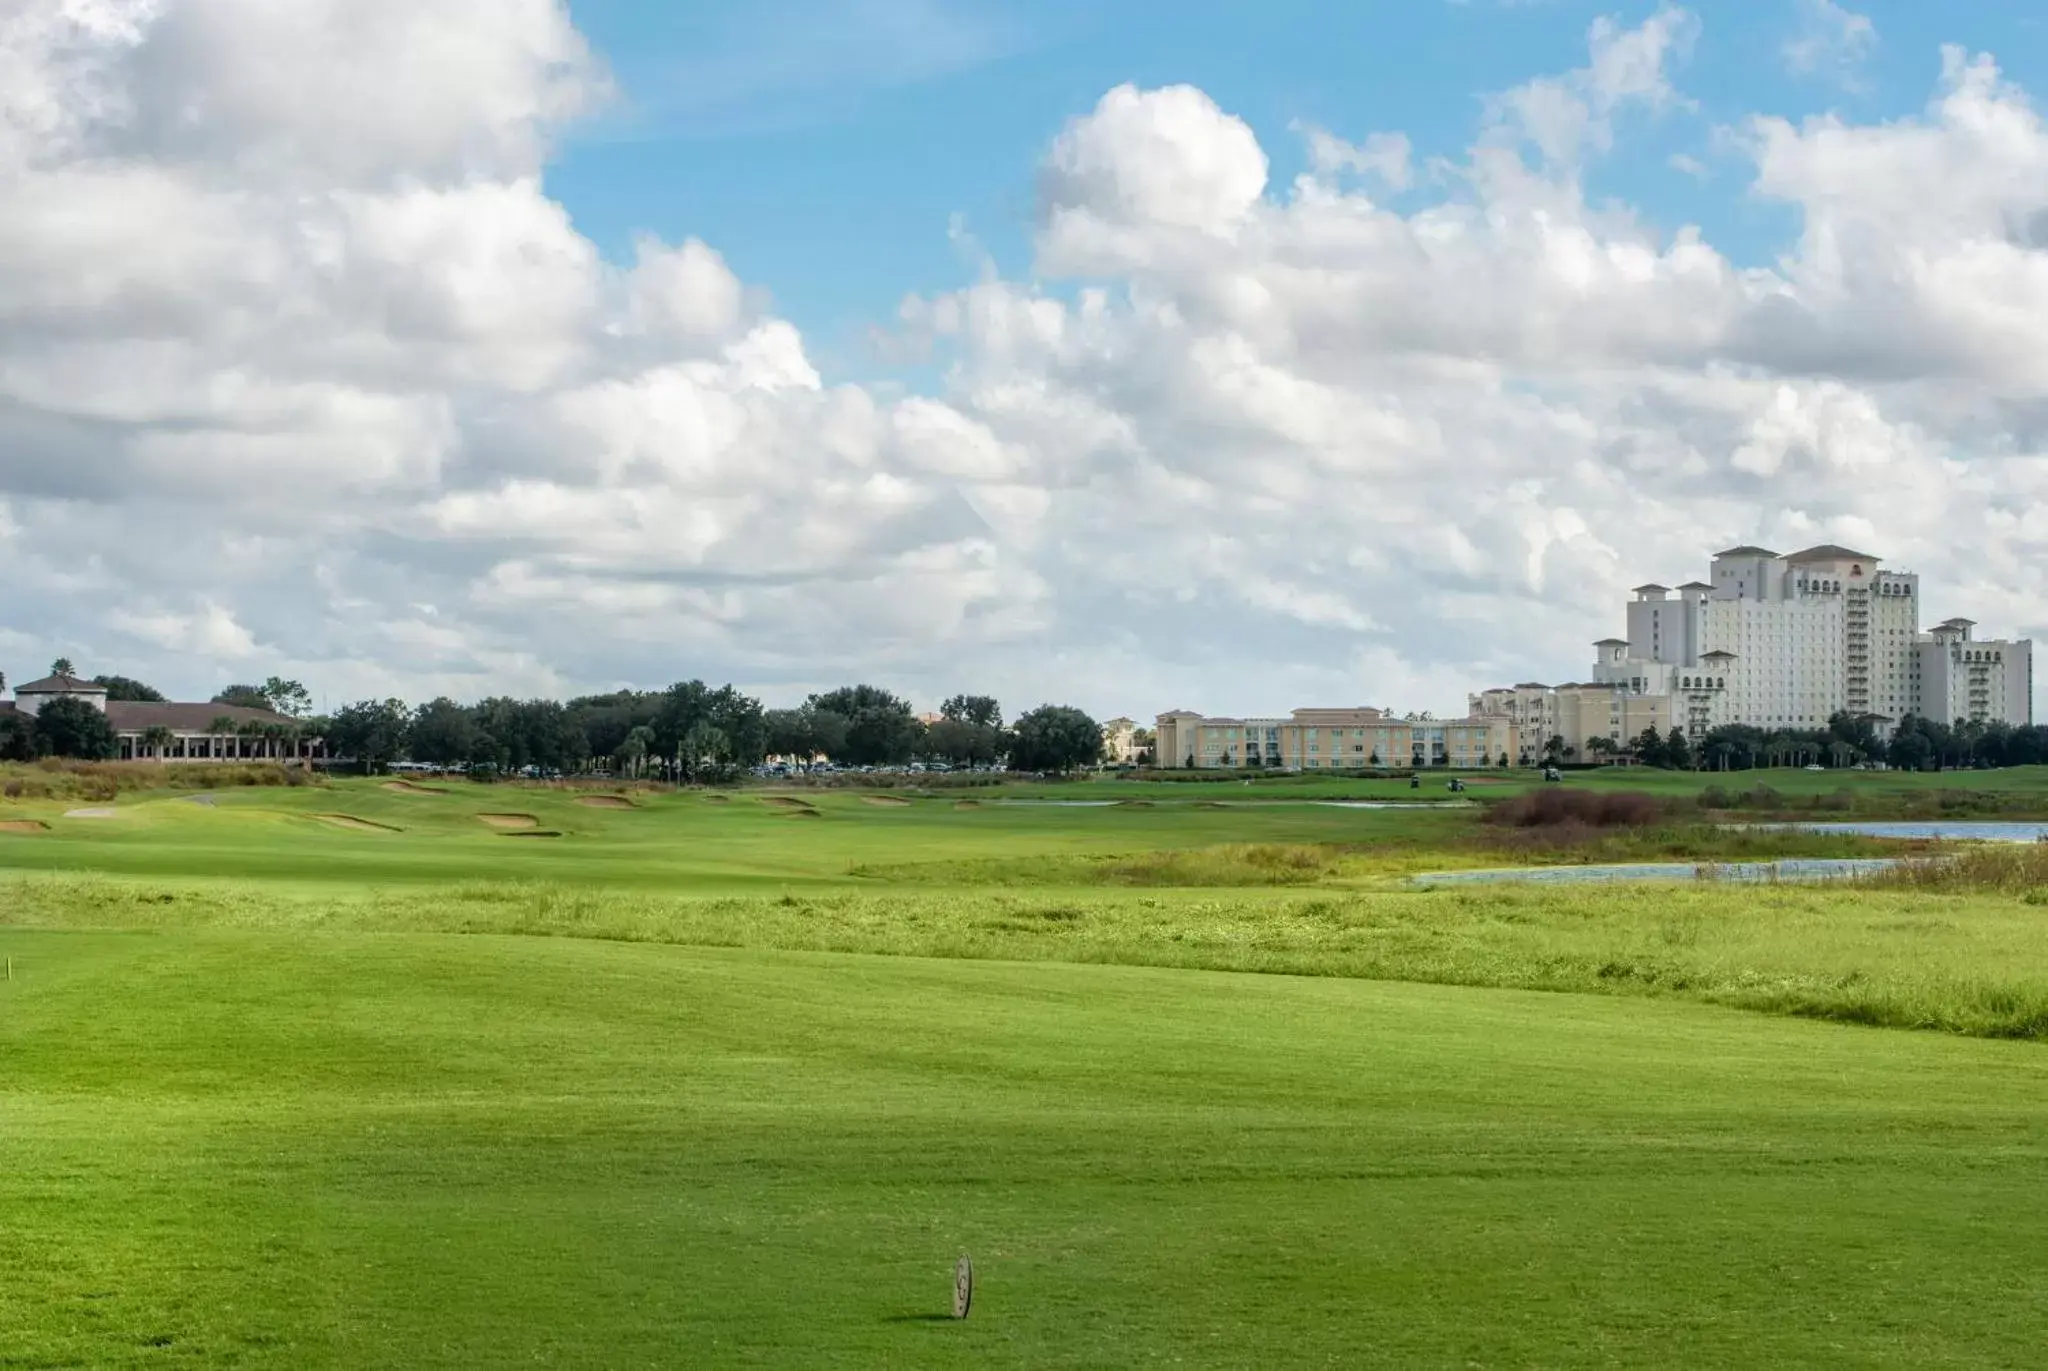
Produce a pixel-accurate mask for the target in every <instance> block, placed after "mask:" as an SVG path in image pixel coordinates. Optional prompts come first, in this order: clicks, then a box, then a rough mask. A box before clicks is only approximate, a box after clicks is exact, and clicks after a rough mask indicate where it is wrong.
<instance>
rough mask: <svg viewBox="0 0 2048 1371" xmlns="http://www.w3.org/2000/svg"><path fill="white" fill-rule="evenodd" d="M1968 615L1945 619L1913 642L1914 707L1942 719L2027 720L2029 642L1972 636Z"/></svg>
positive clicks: (2031, 667) (1924, 714) (1925, 715)
mask: <svg viewBox="0 0 2048 1371" xmlns="http://www.w3.org/2000/svg"><path fill="white" fill-rule="evenodd" d="M1975 628H1976V625H1975V624H1974V623H1972V622H1971V621H1970V620H1968V619H1946V620H1944V621H1942V623H1941V624H1939V625H1938V626H1937V627H1935V628H1933V629H1931V630H1930V631H1929V632H1927V633H1926V634H1924V635H1922V636H1921V638H1920V640H1919V641H1918V642H1917V643H1916V644H1915V651H1914V657H1915V661H1914V669H1915V673H1916V674H1915V683H1916V685H1917V686H1918V693H1917V694H1916V696H1915V701H1916V707H1915V708H1914V710H1913V712H1914V713H1915V714H1918V715H1920V716H1922V717H1923V718H1928V719H1936V720H1939V721H1941V722H1942V723H1954V722H1955V721H1956V720H1958V719H1962V720H1966V721H1968V722H1970V723H1975V724H1983V723H1993V722H2002V723H2010V724H2021V723H2031V722H2032V721H2033V717H2034V713H2033V704H2034V645H2033V643H2032V642H2031V641H2029V640H2026V639H2020V640H2019V641H2017V642H2015V641H2013V640H2011V639H1986V638H1974V637H1972V636H1971V633H1972V631H1973V630H1974V629H1975Z"/></svg>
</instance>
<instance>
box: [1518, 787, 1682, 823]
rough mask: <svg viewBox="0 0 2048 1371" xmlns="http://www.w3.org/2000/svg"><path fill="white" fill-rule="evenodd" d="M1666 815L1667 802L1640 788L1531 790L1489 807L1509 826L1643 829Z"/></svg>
mask: <svg viewBox="0 0 2048 1371" xmlns="http://www.w3.org/2000/svg"><path fill="white" fill-rule="evenodd" d="M1664 817H1665V806H1664V802H1663V801H1661V800H1659V799H1658V798H1657V797H1656V796H1654V795H1645V794H1643V793H1642V792H1641V791H1638V790H1616V791H1604V792H1603V791H1592V790H1553V789H1545V790H1531V791H1527V792H1525V793H1523V794H1520V795H1517V796H1515V797H1513V798H1512V799H1508V800H1502V801H1501V802H1499V803H1498V804H1494V805H1491V806H1489V807H1488V808H1487V811H1486V815H1485V819H1486V822H1487V823H1490V824H1500V825H1502V826H1504V827H1509V828H1565V827H1571V828H1640V827H1646V826H1648V825H1650V824H1654V823H1657V822H1659V821H1660V820H1662V819H1663V818H1664Z"/></svg>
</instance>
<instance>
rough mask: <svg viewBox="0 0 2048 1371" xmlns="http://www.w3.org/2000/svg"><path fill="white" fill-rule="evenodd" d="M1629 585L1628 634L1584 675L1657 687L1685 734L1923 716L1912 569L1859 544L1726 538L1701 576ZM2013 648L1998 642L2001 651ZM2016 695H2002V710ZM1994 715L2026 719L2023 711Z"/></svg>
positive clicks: (1603, 650)
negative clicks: (1896, 566) (1669, 699)
mask: <svg viewBox="0 0 2048 1371" xmlns="http://www.w3.org/2000/svg"><path fill="white" fill-rule="evenodd" d="M1634 593H1635V597H1636V598H1635V600H1634V601H1633V602H1632V603H1630V605H1629V606H1628V641H1627V643H1626V644H1618V643H1615V642H1613V641H1609V642H1606V643H1602V644H1600V659H1599V661H1598V662H1596V663H1595V665H1594V673H1595V677H1596V679H1598V680H1601V681H1609V682H1614V683H1617V684H1620V683H1626V684H1628V685H1629V686H1630V687H1632V688H1633V689H1635V690H1637V691H1643V690H1650V691H1656V690H1658V689H1659V688H1663V689H1668V690H1669V691H1670V692H1671V694H1672V695H1673V696H1674V702H1673V703H1674V708H1673V715H1674V717H1675V719H1676V720H1677V722H1678V723H1679V724H1680V725H1681V726H1683V727H1684V728H1685V729H1686V730H1687V732H1688V733H1691V734H1693V735H1694V736H1698V734H1699V733H1700V732H1704V731H1705V730H1706V729H1708V728H1713V727H1717V726H1719V725H1722V724H1735V723H1740V724H1752V725H1755V726H1756V727H1758V728H1765V729H1779V728H1792V729H1812V728H1824V727H1826V725H1827V722H1828V719H1829V718H1830V716H1832V715H1834V714H1835V713H1837V712H1838V711H1846V712H1848V713H1851V714H1855V715H1859V716H1865V717H1868V718H1870V719H1871V720H1872V721H1873V722H1874V723H1877V724H1878V726H1879V727H1880V728H1883V727H1886V726H1888V725H1889V724H1891V723H1893V722H1895V721H1896V720H1897V719H1898V718H1899V716H1901V715H1902V714H1906V713H1909V712H1914V713H1920V712H1931V711H1925V710H1923V709H1922V708H1921V706H1920V693H1921V692H1920V674H1921V671H1922V669H1923V667H1924V664H1925V661H1926V660H1927V657H1926V653H1925V652H1924V651H1923V649H1922V646H1921V642H1920V636H1919V633H1918V625H1919V603H1920V578H1919V577H1918V576H1916V575H1913V574H1911V573H1908V572H1896V571H1887V570H1885V569H1884V568H1883V567H1882V566H1881V565H1880V559H1879V558H1877V557H1874V556H1872V555H1871V554H1869V553H1867V552H1858V551H1856V550H1854V549H1853V548H1846V547H1839V546H1836V545H1834V544H1832V543H1829V544H1823V545H1822V546H1820V547H1810V548H1807V549H1806V550H1805V551H1803V552H1794V553H1789V554H1784V555H1781V554H1779V553H1776V552H1773V551H1771V550H1770V549H1769V548H1762V547H1749V546H1744V547H1734V548H1729V549H1728V550H1727V551H1725V552H1722V553H1718V554H1716V555H1715V557H1714V559H1713V566H1712V567H1711V569H1710V573H1709V576H1708V579H1707V580H1704V581H1690V582H1687V583H1686V584H1685V585H1682V586H1679V587H1678V588H1677V590H1676V591H1675V592H1674V591H1673V590H1671V588H1669V587H1667V586H1661V585H1655V584H1651V585H1643V586H1638V587H1636V590H1635V592H1634ZM2014 652H2015V648H2014V647H2012V646H2011V645H2008V647H2007V652H2006V655H2007V658H2008V659H2010V658H2011V657H2012V656H2013V655H2014ZM2028 655H2029V657H2030V656H2031V653H2030V652H2029V654H2028ZM2027 670H2028V671H2029V672H2031V666H2029V667H2028V668H2027ZM2028 693H2029V692H2028V689H2027V688H2026V687H2021V688H2019V689H2017V690H2010V691H2008V692H2007V694H2006V695H2005V696H2003V697H2002V698H2003V699H2004V700H2005V701H2006V708H2007V709H2008V710H2010V709H2011V708H2012V706H2013V705H2014V704H2015V703H2016V702H2017V701H2018V700H2019V699H2021V698H2024V697H2025V696H2026V695H2027V694H2028ZM1998 717H2011V718H2016V719H2018V720H2025V719H2027V718H2030V717H2031V709H2026V710H2024V711H2023V712H2021V713H2019V714H2017V715H2012V714H2005V715H1999V716H1998Z"/></svg>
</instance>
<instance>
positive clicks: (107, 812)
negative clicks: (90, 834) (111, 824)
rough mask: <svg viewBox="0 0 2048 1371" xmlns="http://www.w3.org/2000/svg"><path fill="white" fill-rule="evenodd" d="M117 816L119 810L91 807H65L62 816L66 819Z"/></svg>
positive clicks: (110, 817)
mask: <svg viewBox="0 0 2048 1371" xmlns="http://www.w3.org/2000/svg"><path fill="white" fill-rule="evenodd" d="M119 816H120V811H119V810H116V809H105V808H93V809H67V810H65V811H64V817H65V818H67V819H113V818H118V817H119Z"/></svg>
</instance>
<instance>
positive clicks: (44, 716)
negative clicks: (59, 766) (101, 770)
mask: <svg viewBox="0 0 2048 1371" xmlns="http://www.w3.org/2000/svg"><path fill="white" fill-rule="evenodd" d="M36 733H37V734H38V735H39V736H40V738H41V739H42V749H43V751H45V752H48V753H51V754H52V755H54V756H58V757H76V758H78V759H79V760H81V761H88V762H104V761H107V760H110V759H111V758H113V757H114V756H115V755H116V754H118V753H119V752H120V750H121V740H120V739H119V738H118V737H117V736H115V733H114V726H113V725H112V724H110V723H108V722H107V716H106V715H105V714H103V713H101V712H100V710H99V708H98V707H97V706H96V705H92V704H88V703H87V702H86V701H84V700H82V699H80V698H78V697H77V696H75V695H59V696H58V697H56V698H55V699H53V700H51V701H49V702H48V703H47V704H45V705H44V706H43V707H42V709H41V710H39V711H38V712H37V714H36Z"/></svg>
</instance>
